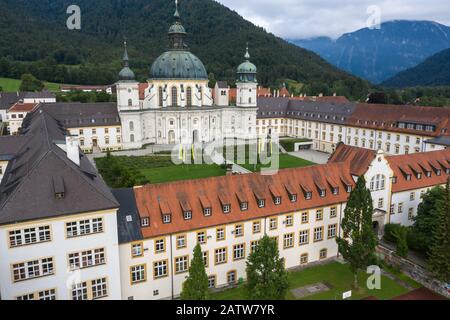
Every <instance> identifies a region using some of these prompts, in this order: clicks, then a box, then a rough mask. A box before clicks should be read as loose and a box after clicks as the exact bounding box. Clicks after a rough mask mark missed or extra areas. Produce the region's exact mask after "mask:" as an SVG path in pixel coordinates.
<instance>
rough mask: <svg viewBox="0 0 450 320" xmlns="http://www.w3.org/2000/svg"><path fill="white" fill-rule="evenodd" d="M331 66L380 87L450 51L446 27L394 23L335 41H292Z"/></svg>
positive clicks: (427, 22)
mask: <svg viewBox="0 0 450 320" xmlns="http://www.w3.org/2000/svg"><path fill="white" fill-rule="evenodd" d="M291 42H293V43H295V44H296V45H298V46H300V47H302V48H305V49H309V50H311V51H313V52H316V53H317V54H319V55H320V56H321V57H322V58H324V59H325V60H327V61H328V62H330V63H331V64H333V65H335V66H337V67H338V68H341V69H343V70H345V71H347V72H350V73H352V74H354V75H356V76H359V77H362V78H364V79H367V80H369V81H371V82H373V83H381V82H383V81H385V80H387V79H389V78H391V77H393V76H394V75H396V74H397V73H399V72H401V71H404V70H406V69H408V68H412V67H414V66H416V65H418V64H419V63H421V62H423V61H424V60H425V59H426V58H428V57H430V56H432V55H433V54H435V53H437V52H440V51H442V50H444V49H447V48H450V27H448V26H445V25H442V24H439V23H436V22H432V21H409V20H394V21H389V22H384V23H382V24H381V28H380V29H379V30H378V29H373V30H371V29H368V28H364V29H360V30H358V31H355V32H352V33H346V34H344V35H342V36H341V37H340V38H338V39H337V40H333V39H330V38H327V37H319V38H313V39H309V40H292V41H291Z"/></svg>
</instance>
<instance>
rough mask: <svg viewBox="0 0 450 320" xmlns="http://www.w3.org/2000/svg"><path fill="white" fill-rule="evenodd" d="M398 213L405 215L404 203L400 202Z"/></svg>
mask: <svg viewBox="0 0 450 320" xmlns="http://www.w3.org/2000/svg"><path fill="white" fill-rule="evenodd" d="M397 210H398V213H403V202H400V203H399V204H398V207H397Z"/></svg>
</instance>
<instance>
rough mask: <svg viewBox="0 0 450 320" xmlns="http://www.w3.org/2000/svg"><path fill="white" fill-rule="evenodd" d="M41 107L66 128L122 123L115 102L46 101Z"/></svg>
mask: <svg viewBox="0 0 450 320" xmlns="http://www.w3.org/2000/svg"><path fill="white" fill-rule="evenodd" d="M40 109H42V110H44V111H45V112H48V113H49V114H50V115H52V116H53V117H54V118H55V119H57V120H58V121H60V122H61V123H62V124H63V125H64V126H65V127H66V128H78V127H96V126H116V125H117V126H119V125H120V117H119V112H118V110H117V105H116V103H114V102H104V103H103V102H102V103H78V102H76V103H72V102H70V103H66V102H65V103H60V102H57V103H45V104H42V105H41V106H40Z"/></svg>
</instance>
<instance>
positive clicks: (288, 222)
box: [285, 214, 294, 227]
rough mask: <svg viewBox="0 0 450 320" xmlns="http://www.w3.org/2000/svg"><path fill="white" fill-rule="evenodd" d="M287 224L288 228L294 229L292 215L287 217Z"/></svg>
mask: <svg viewBox="0 0 450 320" xmlns="http://www.w3.org/2000/svg"><path fill="white" fill-rule="evenodd" d="M285 223H286V227H292V226H293V225H294V216H293V215H291V214H290V215H287V216H286V220H285Z"/></svg>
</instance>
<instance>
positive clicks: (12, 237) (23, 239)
mask: <svg viewBox="0 0 450 320" xmlns="http://www.w3.org/2000/svg"><path fill="white" fill-rule="evenodd" d="M51 240H52V239H51V232H50V226H42V227H34V228H26V229H17V230H12V231H9V246H10V247H11V248H14V247H20V246H24V245H28V244H34V243H40V242H48V241H51Z"/></svg>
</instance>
